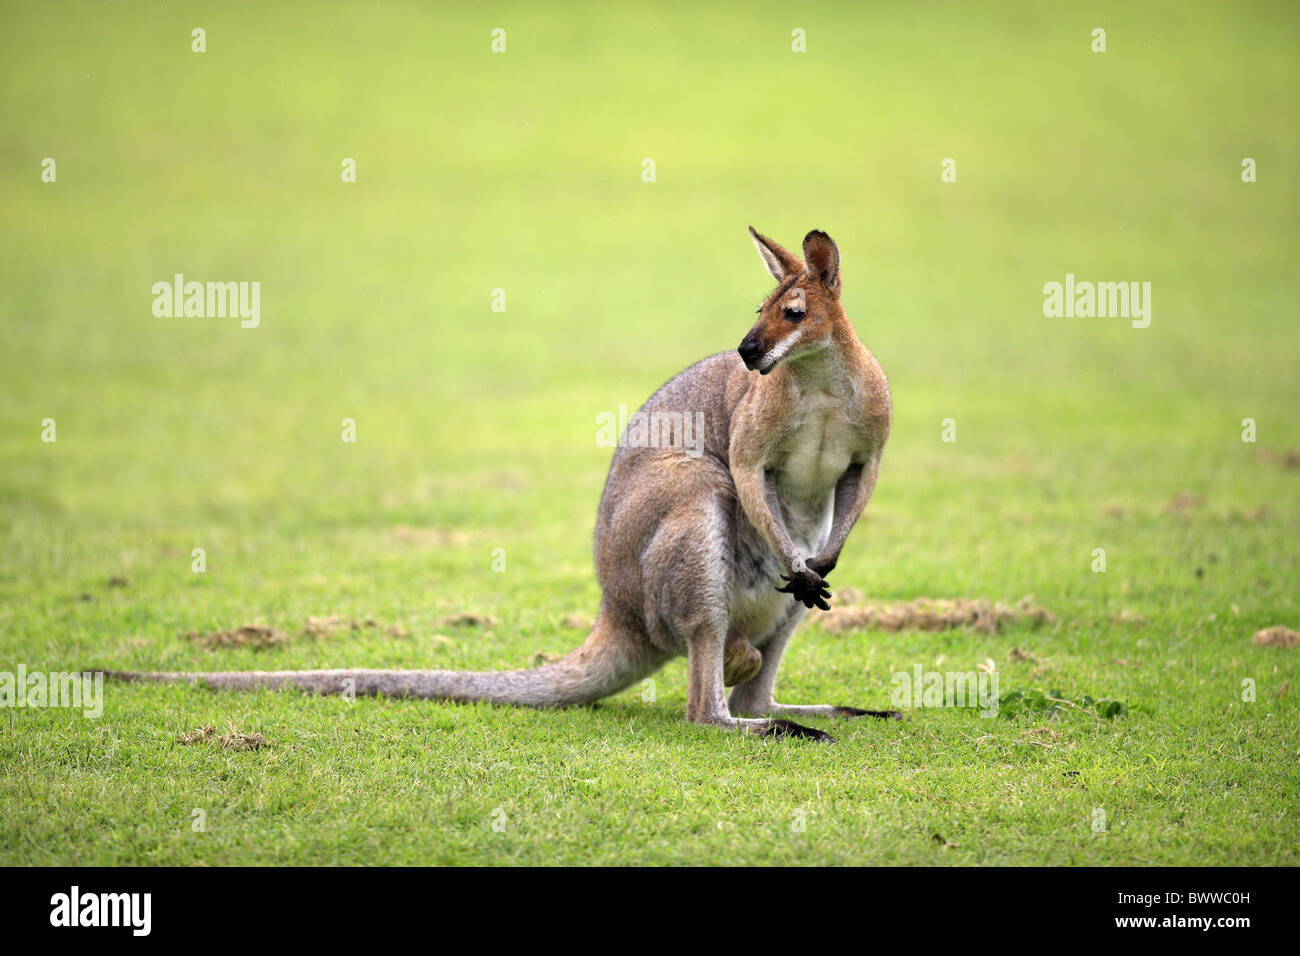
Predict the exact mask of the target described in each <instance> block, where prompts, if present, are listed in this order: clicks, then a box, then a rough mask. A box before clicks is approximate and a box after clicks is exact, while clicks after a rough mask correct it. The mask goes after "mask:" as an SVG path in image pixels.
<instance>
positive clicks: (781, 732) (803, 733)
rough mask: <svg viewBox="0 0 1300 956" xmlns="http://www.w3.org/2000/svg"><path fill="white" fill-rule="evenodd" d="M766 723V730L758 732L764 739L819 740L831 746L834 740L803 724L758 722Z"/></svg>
mask: <svg viewBox="0 0 1300 956" xmlns="http://www.w3.org/2000/svg"><path fill="white" fill-rule="evenodd" d="M760 723H766V724H767V729H765V730H762V731H759V733H760V734H762V736H764V737H802V738H803V739H805V740H820V741H822V742H824V743H828V744H833V743H835V738H834V737H832V736H831V735H830V734H828V733H826V732H825V731H822V730H817V729H816V728H814V727H805V726H804V725H803V724H796V723H795V722H794V721H792V720H780V719H775V720H768V721H760Z"/></svg>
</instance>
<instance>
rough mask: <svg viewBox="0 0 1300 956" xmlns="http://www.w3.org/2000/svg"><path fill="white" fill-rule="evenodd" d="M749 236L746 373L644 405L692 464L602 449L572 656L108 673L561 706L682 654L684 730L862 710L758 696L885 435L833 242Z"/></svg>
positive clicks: (694, 383) (861, 498)
mask: <svg viewBox="0 0 1300 956" xmlns="http://www.w3.org/2000/svg"><path fill="white" fill-rule="evenodd" d="M751 234H752V236H753V239H754V242H755V244H756V246H757V247H758V249H759V251H760V253H761V254H762V258H763V260H764V262H765V263H766V264H767V265H768V268H769V271H771V272H772V274H773V275H774V277H776V279H777V280H778V282H779V283H781V285H780V287H779V288H778V290H777V292H776V293H773V294H772V295H771V296H769V298H768V300H767V301H766V302H765V303H764V305H763V308H762V309H761V310H760V318H759V321H758V323H757V324H756V325H755V326H754V328H753V329H752V330H751V331H750V333H749V335H747V336H746V338H745V341H744V342H742V345H741V352H743V353H744V355H745V356H746V357H745V359H744V360H743V361H742V358H741V355H740V354H738V353H737V352H724V353H720V354H717V355H713V356H710V357H709V358H706V359H704V360H703V361H701V362H698V363H697V364H695V365H693V366H691V367H690V368H688V369H687V370H686V371H684V372H682V373H681V374H680V375H678V376H676V377H675V378H673V379H672V380H671V381H669V382H668V383H667V384H666V385H664V386H663V387H662V388H661V389H659V391H657V392H656V393H655V394H654V395H653V396H651V398H650V400H649V401H647V402H646V404H645V405H644V406H643V408H642V409H641V411H642V412H644V413H647V415H650V414H653V413H654V412H657V411H658V412H665V413H676V414H678V415H681V416H687V417H689V420H692V421H694V420H696V413H697V412H698V413H702V414H703V424H704V433H703V436H696V441H698V440H699V439H700V437H702V440H703V446H702V453H698V452H700V449H699V448H698V447H694V448H693V449H692V451H693V452H694V453H690V454H688V453H687V451H686V449H685V448H683V447H681V445H677V446H672V445H669V446H668V447H664V446H663V444H662V443H661V444H660V445H659V446H658V447H635V446H634V445H633V444H631V443H629V444H626V445H624V446H622V447H620V448H619V449H618V450H617V451H616V452H615V454H614V459H613V462H612V463H611V465H610V471H609V477H608V478H607V480H606V482H605V489H604V493H603V494H602V496H601V501H600V510H599V513H598V516H597V519H596V533H595V558H596V575H597V578H598V579H599V582H600V586H601V589H602V599H601V604H600V610H599V613H598V615H597V618H596V622H595V624H594V626H593V628H592V631H591V634H590V635H589V636H588V637H587V639H586V641H585V642H584V643H583V644H582V646H581V647H579V648H578V649H577V650H575V651H573V652H572V653H570V654H568V655H567V656H566V657H564V658H562V659H561V660H559V661H556V662H554V663H551V664H547V665H545V666H543V667H539V668H536V669H532V670H517V671H502V672H459V671H391V670H390V671H385V670H355V671H348V670H331V671H250V672H220V673H206V674H183V673H117V674H116V676H118V677H121V678H124V679H128V680H133V679H144V680H158V681H189V682H192V683H194V682H202V683H204V684H208V685H211V686H214V687H220V688H230V689H246V688H250V687H272V688H274V687H281V686H285V685H292V686H296V687H301V688H304V689H306V690H309V691H313V692H317V693H324V694H337V693H345V692H351V693H355V694H357V695H366V694H384V695H388V696H398V697H419V698H430V699H445V700H462V701H468V700H482V701H489V702H492V703H498V704H515V705H521V706H533V707H563V706H569V705H574V704H583V703H588V702H591V701H594V700H598V699H600V698H602V697H607V696H609V695H610V694H613V693H615V692H617V691H619V690H622V689H623V688H625V687H628V686H629V685H631V684H633V683H635V682H637V681H639V680H641V679H643V678H644V677H646V676H648V675H650V674H652V673H654V672H655V671H656V670H658V669H659V668H660V667H661V666H662V665H663V664H664V663H665V662H667V661H668V660H670V659H671V658H673V657H676V656H678V655H682V654H684V655H686V657H687V658H688V674H689V677H688V682H689V683H688V700H687V708H686V716H687V719H688V720H691V721H694V722H697V723H704V724H712V725H717V726H723V727H729V728H733V729H741V730H745V731H748V732H752V733H760V734H794V735H799V736H808V737H816V738H822V739H829V738H827V737H826V735H825V734H823V733H821V732H820V731H816V730H811V729H809V728H805V727H800V726H799V725H797V724H793V723H790V722H789V721H787V720H782V719H779V718H780V717H782V716H798V715H821V716H846V715H857V714H865V713H868V712H866V711H857V710H855V709H853V708H844V707H835V706H831V705H803V706H799V705H784V704H778V703H776V702H775V700H774V698H773V696H772V694H773V686H774V683H775V678H776V672H777V668H778V666H779V664H780V660H781V655H782V653H783V652H784V650H785V646H786V643H787V642H788V640H789V638H790V636H791V634H792V633H793V632H794V630H795V628H796V627H797V626H798V624H799V622H800V621H801V620H802V619H803V616H804V614H805V613H807V607H811V606H814V605H818V606H823V605H824V603H825V601H824V598H825V597H826V596H828V592H826V590H825V583H826V582H825V580H824V578H825V575H827V574H829V573H830V571H831V569H832V568H834V566H835V562H836V560H837V559H838V557H839V553H840V549H841V548H842V547H843V545H844V539H845V538H846V537H847V535H848V533H849V530H850V529H851V528H852V527H853V524H854V522H855V521H856V520H857V518H858V515H859V514H860V513H861V511H862V508H863V507H864V506H865V505H866V501H867V499H868V498H869V497H870V494H871V490H872V488H873V487H874V485H875V481H876V476H877V474H878V472H879V467H880V453H881V449H882V448H883V446H884V442H885V438H886V436H887V435H888V431H889V423H890V401H889V390H888V385H887V384H886V382H885V377H884V374H883V372H881V370H880V366H879V365H878V364H877V363H876V361H875V359H874V358H873V357H872V356H871V354H870V352H868V351H867V350H866V349H865V348H864V347H863V346H862V344H861V343H860V342H859V341H858V339H857V336H856V335H855V334H854V332H853V328H852V326H851V325H850V324H849V322H848V318H847V316H845V315H844V312H843V309H842V307H841V306H840V303H839V292H840V275H839V251H838V249H836V248H835V245H834V243H833V242H831V240H830V237H829V236H826V235H825V234H824V233H819V232H812V233H809V235H808V237H807V238H806V239H805V241H804V258H805V259H806V260H807V262H808V264H807V266H805V265H804V262H802V261H801V260H800V259H799V258H798V257H796V256H793V255H792V254H790V253H789V252H786V251H785V250H784V249H782V248H781V247H780V246H778V245H777V244H776V243H774V242H772V241H771V240H768V239H766V238H764V237H762V236H760V235H759V234H758V233H755V232H753V230H751ZM791 303H793V304H794V305H796V306H803V305H805V304H806V311H805V312H798V311H794V310H792V309H791V308H790V305H791ZM751 364H752V366H753V367H754V368H755V369H758V370H759V371H750V370H749V368H748V367H747V366H748V365H751ZM760 372H761V373H762V374H760ZM778 588H784V589H785V591H784V592H783V591H780V590H778ZM805 605H806V606H807V607H806V606H805ZM731 685H735V687H734V689H733V690H732V692H731V696H730V700H728V699H727V697H726V696H725V691H724V687H725V686H731ZM769 715H773V716H775V717H776V718H777V719H772V717H771V716H769ZM876 716H883V715H881V714H876Z"/></svg>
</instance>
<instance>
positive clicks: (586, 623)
mask: <svg viewBox="0 0 1300 956" xmlns="http://www.w3.org/2000/svg"><path fill="white" fill-rule="evenodd" d="M560 623H561V624H563V625H564V626H565V627H568V628H572V629H573V630H575V631H590V630H591V628H592V625H594V624H595V623H596V622H595V621H593V620H592V619H591V618H589V617H587V615H585V614H568V615H565V618H564V620H563V621H561V622H560Z"/></svg>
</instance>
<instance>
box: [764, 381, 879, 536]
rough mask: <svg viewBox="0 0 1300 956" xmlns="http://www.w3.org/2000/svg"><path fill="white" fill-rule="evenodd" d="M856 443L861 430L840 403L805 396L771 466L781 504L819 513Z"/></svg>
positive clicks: (850, 457) (859, 441) (850, 461)
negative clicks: (810, 509)
mask: <svg viewBox="0 0 1300 956" xmlns="http://www.w3.org/2000/svg"><path fill="white" fill-rule="evenodd" d="M861 444H862V431H861V429H860V428H858V427H857V426H856V425H855V423H854V422H853V420H852V419H851V417H850V414H849V410H848V408H847V407H846V405H845V402H843V401H842V400H839V399H836V398H834V397H831V396H814V397H809V398H807V399H806V400H805V401H804V402H802V403H801V404H800V407H799V409H798V410H797V412H796V413H795V415H793V416H792V417H791V420H790V422H789V425H788V426H787V428H786V433H785V435H784V436H783V437H782V439H781V441H780V443H779V444H778V445H777V449H776V454H775V455H774V461H773V463H772V470H773V471H775V472H776V482H777V495H778V497H779V498H780V499H781V502H782V504H784V505H785V506H786V507H798V506H800V505H802V506H804V507H809V508H812V509H814V510H817V511H820V506H821V505H822V504H823V503H824V502H825V501H827V500H828V499H829V498H830V497H831V496H832V495H833V494H834V491H835V484H836V482H838V481H839V480H840V476H841V475H843V474H844V472H845V470H846V469H847V468H848V467H849V465H850V464H851V463H852V462H853V460H854V456H855V455H857V454H858V453H859V452H860V451H861V447H860V446H861Z"/></svg>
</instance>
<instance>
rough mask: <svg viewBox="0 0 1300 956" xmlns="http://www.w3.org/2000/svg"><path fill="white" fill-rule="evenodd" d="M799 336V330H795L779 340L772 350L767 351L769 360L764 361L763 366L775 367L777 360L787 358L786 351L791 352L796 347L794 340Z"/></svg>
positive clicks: (766, 367)
mask: <svg viewBox="0 0 1300 956" xmlns="http://www.w3.org/2000/svg"><path fill="white" fill-rule="evenodd" d="M798 337H799V336H798V330H795V331H794V332H791V333H790V334H789V335H787V336H786V337H785V338H783V339H782V340H781V341H780V342H777V343H776V348H774V349H772V351H770V352H768V353H767V362H765V363H764V365H763V368H764V369H769V368H773V367H774V366H775V365H776V363H777V362H779V361H781V359H783V358H785V353H786V352H789V351H790V349H791V348H793V347H794V341H795V339H796V338H798Z"/></svg>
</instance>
